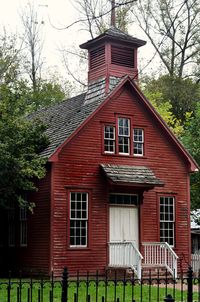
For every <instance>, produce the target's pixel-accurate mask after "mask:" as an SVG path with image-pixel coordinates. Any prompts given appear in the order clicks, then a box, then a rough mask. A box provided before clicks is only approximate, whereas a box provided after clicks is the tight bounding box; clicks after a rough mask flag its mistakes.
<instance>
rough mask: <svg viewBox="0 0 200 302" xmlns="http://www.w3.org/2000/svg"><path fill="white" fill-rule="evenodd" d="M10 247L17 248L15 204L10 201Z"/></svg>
mask: <svg viewBox="0 0 200 302" xmlns="http://www.w3.org/2000/svg"><path fill="white" fill-rule="evenodd" d="M7 213H8V246H10V247H13V246H15V204H14V202H13V201H10V203H9V207H8V212H7Z"/></svg>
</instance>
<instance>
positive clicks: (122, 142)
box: [103, 117, 144, 156]
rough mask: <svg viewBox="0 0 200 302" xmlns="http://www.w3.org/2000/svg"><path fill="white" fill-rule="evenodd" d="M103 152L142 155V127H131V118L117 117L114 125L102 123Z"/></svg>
mask: <svg viewBox="0 0 200 302" xmlns="http://www.w3.org/2000/svg"><path fill="white" fill-rule="evenodd" d="M103 152H104V153H107V154H120V155H133V156H144V129H142V128H139V127H133V128H132V127H131V119H130V118H126V117H119V118H117V120H116V124H115V125H112V124H111V125H109V124H107V125H104V128H103Z"/></svg>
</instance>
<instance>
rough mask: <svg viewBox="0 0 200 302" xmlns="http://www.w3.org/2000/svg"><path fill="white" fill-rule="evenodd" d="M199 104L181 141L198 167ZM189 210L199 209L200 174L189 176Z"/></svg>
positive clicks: (199, 157) (199, 158)
mask: <svg viewBox="0 0 200 302" xmlns="http://www.w3.org/2000/svg"><path fill="white" fill-rule="evenodd" d="M199 125H200V104H199V103H198V104H197V106H196V110H195V112H194V115H193V116H192V117H191V119H190V121H189V122H188V123H187V125H186V129H185V132H184V133H183V135H182V141H183V143H184V145H185V146H186V148H187V149H188V151H189V152H190V153H191V155H192V156H193V157H194V159H195V160H196V161H197V163H198V164H199V165H200V131H199ZM191 208H192V209H193V210H194V209H200V172H196V173H193V174H192V175H191Z"/></svg>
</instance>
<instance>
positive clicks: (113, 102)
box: [0, 27, 198, 277]
mask: <svg viewBox="0 0 200 302" xmlns="http://www.w3.org/2000/svg"><path fill="white" fill-rule="evenodd" d="M143 45H145V41H143V40H139V39H137V38H133V37H132V36H130V35H128V34H126V33H123V32H122V31H120V30H118V29H117V28H115V27H111V28H110V29H108V30H106V31H105V32H104V33H103V34H101V35H100V36H98V37H97V38H95V39H92V40H90V41H88V42H86V43H84V44H82V45H81V46H80V47H81V48H82V49H87V50H88V54H89V59H88V60H89V62H88V63H89V67H88V69H89V71H88V90H87V92H86V93H83V94H81V95H78V96H75V97H73V98H71V99H68V100H66V101H64V102H62V103H60V104H58V105H55V106H53V107H51V108H48V109H44V110H41V111H40V112H38V113H37V117H39V118H41V119H42V120H43V121H44V122H45V123H46V124H47V125H48V128H47V131H46V133H47V135H48V137H49V139H50V145H49V146H48V147H47V148H46V149H45V150H44V151H43V152H42V154H41V156H45V157H48V163H47V166H46V170H47V173H46V176H45V178H44V179H42V180H41V181H39V182H38V183H37V186H38V191H37V192H35V193H34V194H32V195H31V196H30V200H33V201H34V202H35V203H36V207H35V209H34V214H29V215H28V216H27V213H26V212H25V210H23V209H21V210H20V211H19V213H18V214H19V215H18V220H19V224H18V227H16V228H15V230H14V229H12V215H14V213H12V212H11V213H12V215H10V216H9V217H10V218H9V219H10V220H9V221H8V222H9V224H10V229H9V234H8V235H9V236H8V237H9V238H8V241H7V247H6V248H5V247H4V246H3V245H1V247H0V248H1V251H2V255H4V256H3V257H1V262H3V263H4V264H6V261H8V258H9V263H10V264H9V265H10V266H12V265H13V266H14V267H15V268H21V269H27V270H32V271H38V270H42V271H43V272H46V273H47V274H50V272H51V271H52V270H53V271H54V272H55V273H56V274H57V275H61V272H62V270H63V267H64V266H66V267H68V269H69V271H71V272H74V271H77V270H79V271H80V272H81V271H82V272H83V271H84V272H86V271H96V270H97V269H98V270H100V271H104V270H105V269H106V268H108V267H110V268H112V267H114V268H117V267H120V268H132V269H134V270H135V272H136V273H137V274H138V276H139V277H140V275H141V268H142V267H165V268H167V270H168V271H169V272H170V273H171V274H173V275H177V272H178V271H179V270H180V268H181V267H182V268H183V269H185V268H186V267H187V265H188V263H190V254H191V251H190V173H191V172H194V171H196V170H197V169H198V166H197V164H196V162H195V161H194V160H193V159H192V157H191V156H190V154H189V153H188V152H187V151H186V150H185V148H184V147H183V146H182V144H181V143H180V142H179V140H178V139H177V138H176V137H175V136H174V134H173V133H172V132H171V131H170V129H169V128H168V126H167V125H166V124H165V122H164V121H163V120H162V118H161V117H160V116H159V114H158V113H157V112H156V110H155V109H154V108H153V106H152V105H151V103H150V102H149V101H148V100H147V99H146V97H145V96H144V95H143V93H142V92H141V90H140V88H139V87H138V85H137V80H138V68H137V52H138V48H139V47H141V46H143ZM11 210H12V209H11ZM13 219H14V218H13ZM14 231H15V235H14V234H13V232H14ZM3 251H4V252H3ZM6 255H7V257H6ZM3 263H1V265H3Z"/></svg>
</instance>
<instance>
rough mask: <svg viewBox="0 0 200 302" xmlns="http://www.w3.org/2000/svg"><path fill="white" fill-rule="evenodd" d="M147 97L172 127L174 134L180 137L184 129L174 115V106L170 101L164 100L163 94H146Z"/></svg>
mask: <svg viewBox="0 0 200 302" xmlns="http://www.w3.org/2000/svg"><path fill="white" fill-rule="evenodd" d="M145 96H146V97H147V98H148V99H149V100H150V102H151V103H152V105H153V106H154V108H155V109H156V110H157V111H158V113H159V114H160V116H161V117H162V119H163V120H164V121H165V123H166V124H167V125H168V126H169V127H170V129H171V130H172V131H173V133H174V134H176V135H177V136H180V135H181V134H182V133H183V131H184V128H183V126H182V124H181V121H180V120H178V119H177V118H176V117H175V116H174V114H173V113H172V105H171V103H170V101H166V100H164V98H163V95H162V93H161V92H156V91H155V92H148V91H146V92H145Z"/></svg>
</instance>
